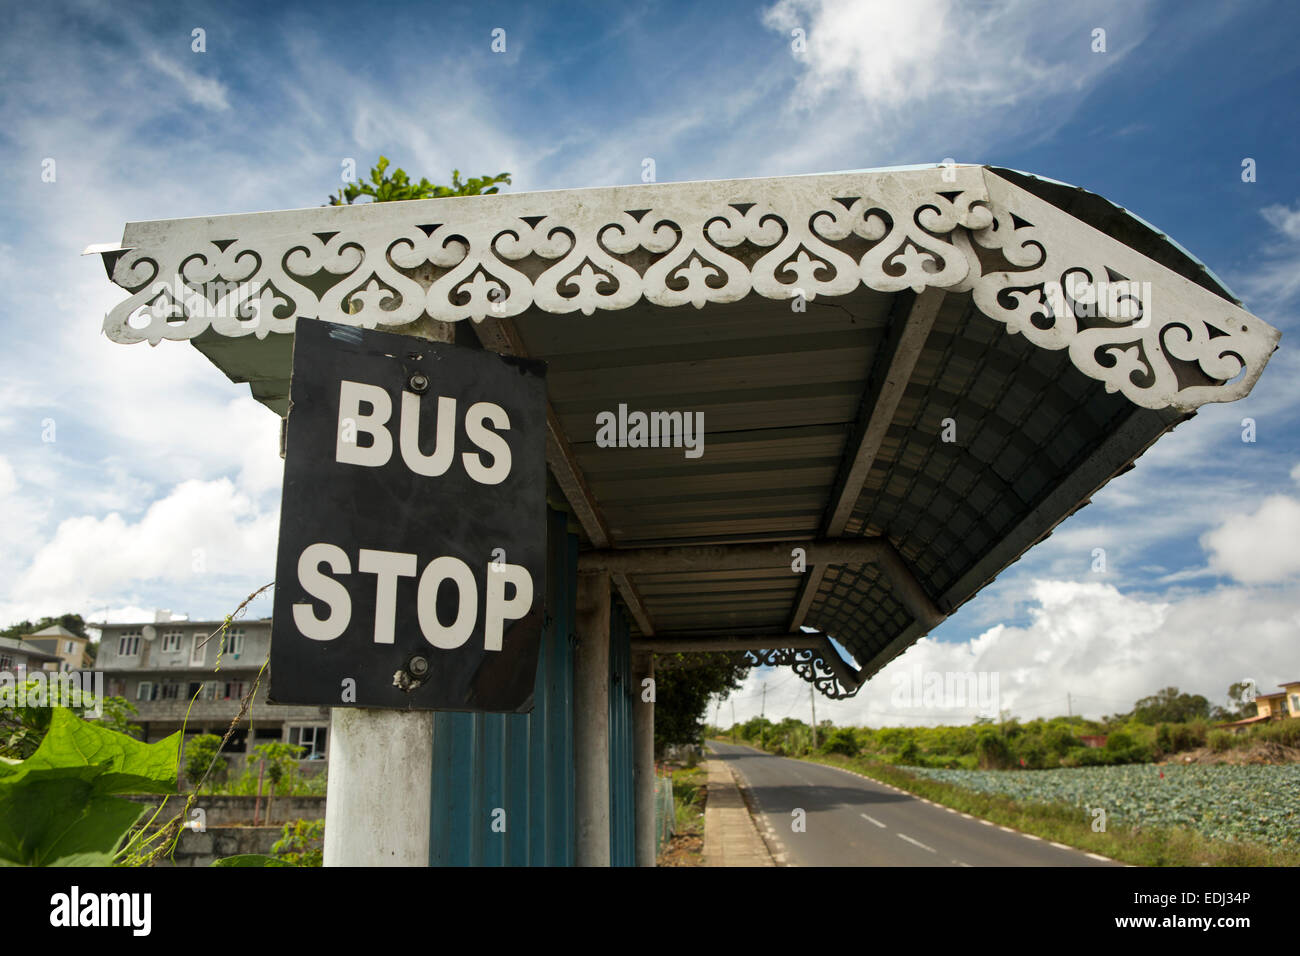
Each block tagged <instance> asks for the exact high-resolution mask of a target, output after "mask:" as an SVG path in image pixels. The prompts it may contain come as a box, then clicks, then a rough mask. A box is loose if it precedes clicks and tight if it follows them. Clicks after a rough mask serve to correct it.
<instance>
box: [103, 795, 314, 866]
mask: <svg viewBox="0 0 1300 956" xmlns="http://www.w3.org/2000/svg"><path fill="white" fill-rule="evenodd" d="M186 796H187V795H186V794H179V795H175V796H170V797H167V798H165V801H164V806H163V812H162V813H161V814H160V815H159V817H158V820H159V821H162V820H165V819H167V818H168V817H171V816H173V815H175V814H177V813H180V812H181V809H182V808H183V807H184V806H185V799H186ZM126 799H128V800H134V801H135V802H136V803H144V804H148V805H149V806H152V807H156V806H158V800H159V798H158V797H156V796H150V795H148V794H142V795H137V796H131V797H127V798H126ZM256 800H257V798H256V797H251V796H250V797H244V796H226V795H208V796H201V797H199V798H198V799H197V800H195V801H194V807H193V808H191V810H190V813H191V819H194V817H193V816H192V815H193V812H194V810H195V809H201V810H202V811H203V813H204V817H205V820H204V822H205V824H206V825H207V827H208V828H209V829H212V828H213V827H221V826H229V825H231V824H251V823H252V822H253V809H254V803H255V802H256ZM270 811H271V815H270V817H268V816H267V799H266V797H262V807H261V814H260V816H259V818H258V822H259V823H264V824H271V823H273V824H276V828H275V830H276V833H277V834H278V833H279V832H280V827H281V825H283V824H285V823H288V822H289V821H290V820H324V819H325V798H324V797H276V798H275V800H274V801H272V803H271V807H270ZM258 852H261V851H258Z"/></svg>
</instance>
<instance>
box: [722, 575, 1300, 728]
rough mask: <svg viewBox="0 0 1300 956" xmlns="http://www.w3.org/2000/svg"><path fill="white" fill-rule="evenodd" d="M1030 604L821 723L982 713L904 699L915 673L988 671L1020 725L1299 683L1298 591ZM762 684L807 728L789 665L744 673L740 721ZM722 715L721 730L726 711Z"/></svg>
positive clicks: (1076, 598)
mask: <svg viewBox="0 0 1300 956" xmlns="http://www.w3.org/2000/svg"><path fill="white" fill-rule="evenodd" d="M1031 596H1032V600H1033V602H1034V606H1033V608H1032V609H1031V613H1030V618H1031V620H1030V623H1029V624H1028V625H1027V626H1025V627H1006V626H1004V625H997V626H994V627H992V628H989V629H988V630H986V631H984V632H983V633H982V634H980V635H979V636H977V637H975V638H973V639H971V640H969V641H959V642H956V641H949V642H944V641H938V640H934V639H931V638H925V639H922V640H921V641H918V642H917V643H916V644H914V645H913V646H912V647H911V648H909V649H908V650H907V652H905V653H904V654H902V655H901V656H900V657H898V658H896V659H895V660H894V661H892V662H891V663H890V664H888V665H887V666H886V667H885V668H884V669H883V670H882V671H881V672H880V673H879V674H877V675H876V676H875V677H874V678H873V679H872V680H871V681H870V682H868V684H867V685H866V686H865V687H863V688H862V690H860V691H859V692H858V695H857V696H856V697H854V698H852V699H850V700H844V701H830V700H824V699H822V698H820V697H819V698H818V700H817V717H818V719H819V720H822V719H826V718H830V719H831V720H833V721H834V722H835V723H836V724H838V725H840V726H843V725H848V724H854V725H858V726H876V727H879V726H898V725H909V724H911V725H915V724H928V725H933V724H939V723H948V724H967V723H970V722H971V720H972V719H973V718H974V717H975V716H977V714H978V713H979V710H980V708H979V707H977V706H969V705H967V706H955V707H954V706H951V705H953V704H969V702H968V701H963V700H962V699H961V698H960V697H959V698H956V699H943V700H940V701H939V704H938V706H931V705H930V703H928V702H927V701H926V699H925V698H923V697H922V698H919V699H918V698H917V697H915V696H911V695H909V694H908V693H907V689H908V688H910V687H912V686H913V682H914V681H915V680H917V678H916V677H914V673H916V672H919V674H920V675H922V678H923V676H924V675H926V674H934V673H937V674H940V675H943V674H947V673H954V674H955V673H960V672H969V671H974V672H976V673H977V674H978V673H980V672H983V673H985V674H986V675H988V676H989V680H988V681H986V686H995V687H996V690H997V697H998V706H999V707H1000V708H1001V709H1004V710H1008V711H1010V712H1011V713H1012V714H1013V715H1015V716H1017V717H1019V718H1021V719H1031V718H1033V717H1046V716H1056V715H1063V714H1065V712H1066V708H1067V706H1069V707H1070V708H1071V710H1072V711H1073V713H1075V714H1084V715H1086V716H1089V717H1100V716H1102V715H1103V714H1108V713H1121V712H1125V711H1128V710H1130V709H1131V708H1132V706H1133V703H1134V702H1135V701H1137V700H1138V699H1139V698H1142V697H1146V696H1149V695H1150V694H1153V693H1155V692H1156V691H1157V690H1159V689H1160V688H1162V687H1168V686H1175V687H1179V688H1181V689H1182V690H1184V691H1187V692H1189V693H1196V694H1203V695H1205V697H1206V698H1207V699H1209V700H1210V702H1211V703H1213V704H1223V703H1224V702H1225V701H1224V694H1225V692H1226V690H1227V688H1228V685H1229V684H1231V683H1233V682H1234V681H1239V680H1242V679H1243V678H1245V677H1250V678H1252V679H1254V680H1256V681H1257V683H1258V684H1259V685H1260V686H1261V687H1263V686H1271V685H1272V684H1275V683H1277V682H1278V681H1282V680H1291V679H1295V678H1297V677H1300V665H1297V664H1296V658H1295V633H1296V628H1297V627H1298V626H1300V584H1291V585H1290V586H1289V587H1287V588H1284V589H1276V588H1268V589H1262V590H1261V589H1256V588H1249V587H1229V588H1221V589H1219V590H1216V591H1211V592H1205V593H1187V594H1183V593H1174V592H1170V593H1167V594H1165V595H1162V596H1158V597H1151V596H1142V595H1126V594H1121V593H1120V591H1119V590H1118V589H1117V588H1115V587H1114V586H1113V585H1110V584H1103V583H1091V582H1087V583H1079V582H1074V581H1053V580H1043V581H1036V582H1034V584H1033V586H1032V588H1031ZM993 675H996V684H992V681H991V679H992V676H993ZM764 680H766V681H767V682H768V685H769V687H768V693H767V699H766V715H767V717H768V718H769V719H771V720H775V721H779V720H781V718H782V717H784V716H795V717H798V718H799V719H801V720H803V721H805V722H807V721H808V719H809V715H810V705H809V700H808V685H807V684H805V683H804V682H803V681H802V680H800V679H798V678H796V677H794V676H793V675H792V674H791V673H790V672H789V671H788V670H786V669H784V668H781V669H778V670H776V671H768V672H766V673H763V672H759V671H753V672H751V673H750V675H749V677H748V679H747V680H746V682H745V685H744V687H743V688H742V689H741V690H739V691H737V693H736V695H735V708H736V719H737V720H740V721H744V720H747V719H748V718H750V717H752V716H755V715H757V714H758V713H759V708H760V706H762V685H763V682H764ZM920 686H924V684H923V683H922V684H920ZM1067 695H1069V696H1068V704H1067ZM900 701H901V703H902V704H904V705H905V706H900ZM721 713H722V718H723V720H724V723H725V722H726V720H727V719H728V718H729V715H730V709H729V706H724V707H723V708H722V712H721ZM709 717H710V719H713V718H714V714H713V713H710V715H709Z"/></svg>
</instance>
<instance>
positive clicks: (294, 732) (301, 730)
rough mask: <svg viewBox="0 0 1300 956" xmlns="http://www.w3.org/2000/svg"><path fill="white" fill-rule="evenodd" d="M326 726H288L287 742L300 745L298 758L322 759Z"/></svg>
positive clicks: (323, 757) (323, 756)
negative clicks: (300, 749)
mask: <svg viewBox="0 0 1300 956" xmlns="http://www.w3.org/2000/svg"><path fill="white" fill-rule="evenodd" d="M328 736H329V728H328V727H290V728H289V743H291V744H296V745H297V746H299V747H302V748H303V749H302V753H300V754H299V755H298V759H299V760H324V759H325V741H326V739H327V737H328Z"/></svg>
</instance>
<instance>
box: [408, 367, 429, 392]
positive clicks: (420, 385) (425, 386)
mask: <svg viewBox="0 0 1300 956" xmlns="http://www.w3.org/2000/svg"><path fill="white" fill-rule="evenodd" d="M406 384H407V385H409V386H410V387H411V391H413V392H415V393H416V394H417V395H423V394H424V393H425V392H427V391H428V390H429V376H427V375H425V374H424V373H423V372H412V373H411V377H410V378H408V379H407V380H406Z"/></svg>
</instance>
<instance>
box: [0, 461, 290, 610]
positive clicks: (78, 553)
mask: <svg viewBox="0 0 1300 956" xmlns="http://www.w3.org/2000/svg"><path fill="white" fill-rule="evenodd" d="M277 524H278V516H277V515H276V514H275V513H274V512H262V511H259V510H258V508H257V507H256V505H255V504H254V502H253V501H252V500H251V499H250V498H249V497H248V496H247V495H244V494H242V493H240V492H239V491H238V490H237V489H236V488H235V486H234V484H233V483H232V482H231V481H229V480H228V479H219V480H217V481H186V482H183V483H181V484H179V485H177V486H176V487H175V488H174V489H172V491H171V493H170V494H169V495H167V496H166V497H165V498H161V499H159V500H157V501H155V502H154V503H153V504H151V505H150V506H149V508H148V510H147V511H146V512H145V513H144V515H143V516H142V517H141V518H140V520H139V521H136V522H131V521H128V520H127V519H125V518H123V517H122V515H120V514H118V513H116V512H113V513H111V514H109V515H107V516H105V517H103V518H97V517H93V516H88V515H86V516H80V517H73V518H66V519H64V520H63V521H62V522H60V524H59V527H58V530H57V531H56V532H55V534H54V536H53V538H52V539H51V540H50V541H48V542H47V543H46V544H45V545H44V546H42V547H41V548H40V550H39V551H37V553H36V555H35V557H34V559H33V560H32V562H31V565H30V567H29V568H28V569H27V571H26V572H25V573H24V574H23V575H22V576H21V577H20V578H19V580H18V581H17V583H16V585H15V586H14V589H13V600H14V601H15V602H18V603H21V604H22V605H23V606H25V607H27V606H36V605H39V606H49V607H53V606H60V607H63V608H68V607H75V608H89V607H92V606H100V607H102V606H104V605H114V604H120V603H122V602H121V600H120V599H119V598H118V596H119V595H125V594H129V593H132V592H133V591H135V590H138V589H139V588H140V587H141V586H143V585H146V584H149V583H156V584H161V585H163V586H165V587H171V588H173V589H175V590H176V591H177V592H193V591H196V590H199V589H206V588H209V587H212V586H214V585H216V586H219V583H220V582H222V581H230V580H232V579H234V580H251V579H253V578H256V577H261V579H262V581H263V582H264V581H265V580H268V579H269V578H270V577H272V576H273V574H274V571H273V567H272V565H273V562H274V555H275V544H276V531H277ZM231 593H232V594H233V592H231ZM242 596H243V595H242V594H239V595H234V597H235V600H234V601H231V602H229V603H231V605H232V606H233V604H235V603H238V599H239V597H242Z"/></svg>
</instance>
